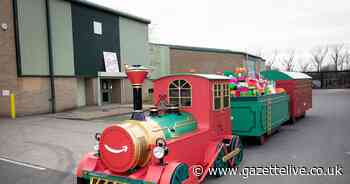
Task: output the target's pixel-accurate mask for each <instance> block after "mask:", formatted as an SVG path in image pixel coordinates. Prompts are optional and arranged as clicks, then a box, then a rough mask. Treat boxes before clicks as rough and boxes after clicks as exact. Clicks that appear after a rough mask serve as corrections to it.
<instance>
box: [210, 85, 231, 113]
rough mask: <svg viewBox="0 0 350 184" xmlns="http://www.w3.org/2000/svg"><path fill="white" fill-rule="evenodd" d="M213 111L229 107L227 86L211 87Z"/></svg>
mask: <svg viewBox="0 0 350 184" xmlns="http://www.w3.org/2000/svg"><path fill="white" fill-rule="evenodd" d="M213 98H214V99H213V107H214V110H221V109H224V108H227V107H229V106H230V94H229V90H228V84H226V83H214V86H213Z"/></svg>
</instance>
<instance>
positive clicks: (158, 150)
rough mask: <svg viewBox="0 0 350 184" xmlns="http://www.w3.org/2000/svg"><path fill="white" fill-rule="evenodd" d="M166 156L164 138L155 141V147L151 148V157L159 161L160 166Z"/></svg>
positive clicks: (166, 149) (166, 150)
mask: <svg viewBox="0 0 350 184" xmlns="http://www.w3.org/2000/svg"><path fill="white" fill-rule="evenodd" d="M167 154H168V147H167V146H166V141H165V139H164V138H158V139H157V140H156V146H155V147H154V148H153V156H154V157H155V158H157V159H159V161H160V164H163V162H164V157H165V156H166V155H167Z"/></svg>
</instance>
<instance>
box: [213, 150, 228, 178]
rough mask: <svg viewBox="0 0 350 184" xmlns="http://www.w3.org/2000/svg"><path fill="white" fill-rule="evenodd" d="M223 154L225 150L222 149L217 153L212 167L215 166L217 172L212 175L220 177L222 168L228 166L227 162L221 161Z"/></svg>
mask: <svg viewBox="0 0 350 184" xmlns="http://www.w3.org/2000/svg"><path fill="white" fill-rule="evenodd" d="M224 156H225V151H224V149H221V151H220V153H219V154H218V156H217V157H216V160H215V161H214V163H213V168H215V170H216V171H217V172H215V173H214V174H213V175H214V176H216V177H221V176H223V172H222V171H223V169H225V168H227V167H229V164H228V162H227V161H226V162H225V161H223V159H222V158H223V157H224Z"/></svg>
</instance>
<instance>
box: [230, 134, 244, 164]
mask: <svg viewBox="0 0 350 184" xmlns="http://www.w3.org/2000/svg"><path fill="white" fill-rule="evenodd" d="M237 148H239V150H240V151H239V153H238V154H237V155H236V156H235V157H234V167H239V165H240V164H241V162H242V160H243V144H242V142H241V139H240V138H239V137H238V136H235V137H234V138H233V140H232V142H231V151H233V150H235V149H237Z"/></svg>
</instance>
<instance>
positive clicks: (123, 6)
mask: <svg viewBox="0 0 350 184" xmlns="http://www.w3.org/2000/svg"><path fill="white" fill-rule="evenodd" d="M90 1H93V2H95V3H98V4H102V5H105V6H109V7H112V8H115V9H118V10H122V11H126V12H129V13H131V14H134V15H137V16H141V17H144V18H147V19H150V20H151V21H152V24H151V25H150V29H151V32H152V34H151V36H150V41H151V42H159V43H166V44H180V45H191V46H202V47H214V48H224V49H232V50H237V51H247V52H252V53H253V54H254V53H255V52H257V51H258V52H262V53H263V55H265V56H268V55H269V54H271V53H272V51H273V50H275V49H278V50H280V52H287V51H288V50H291V49H296V53H297V55H298V57H299V58H303V57H307V56H308V53H309V51H310V49H311V48H313V47H315V46H319V45H326V44H335V43H350V1H349V0H240V1H238V0H217V1H213V0H211V1H210V0H176V1H167V0H152V1H140V0H138V1H137V0H90Z"/></svg>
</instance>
